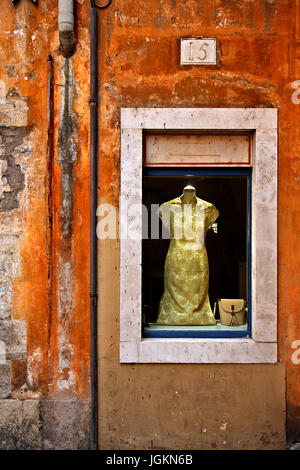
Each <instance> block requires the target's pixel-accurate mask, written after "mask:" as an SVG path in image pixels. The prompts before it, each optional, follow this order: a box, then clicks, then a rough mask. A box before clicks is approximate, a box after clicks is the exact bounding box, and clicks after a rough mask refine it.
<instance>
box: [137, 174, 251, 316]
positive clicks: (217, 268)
mask: <svg viewBox="0 0 300 470" xmlns="http://www.w3.org/2000/svg"><path fill="white" fill-rule="evenodd" d="M158 173H159V170H158ZM180 173H182V169H181V171H180ZM206 173H207V172H206ZM231 173H234V172H231ZM187 174H188V170H187ZM187 184H191V185H193V186H194V187H195V188H196V194H197V197H199V198H201V199H204V200H206V201H208V202H210V203H213V204H214V205H215V206H216V208H217V209H218V211H219V212H220V216H219V218H218V219H217V221H216V222H217V223H218V233H217V234H216V233H213V231H212V230H209V231H208V233H207V237H206V247H207V252H208V259H209V268H210V280H209V297H210V303H211V307H212V309H213V307H214V303H215V302H216V301H217V299H218V298H236V299H237V298H244V299H248V232H249V227H248V225H249V222H248V176H247V175H234V174H224V175H207V174H205V175H193V176H185V175H182V174H178V175H173V176H164V175H159V174H156V175H152V176H148V175H147V174H146V171H145V174H144V177H143V204H144V205H145V206H146V207H147V208H148V214H149V216H148V234H149V239H144V240H143V300H142V301H143V318H144V322H145V324H146V325H147V324H148V323H152V322H155V321H156V319H157V315H158V307H159V302H160V298H161V296H162V293H163V289H164V262H165V258H166V254H167V251H168V247H169V240H167V239H162V238H161V222H160V239H158V240H151V239H150V233H151V232H150V230H151V218H150V208H151V204H162V203H163V202H166V201H169V200H171V199H174V198H175V197H178V196H180V195H181V194H182V191H183V188H184V186H186V185H187ZM216 318H217V319H218V318H219V317H218V311H217V312H216Z"/></svg>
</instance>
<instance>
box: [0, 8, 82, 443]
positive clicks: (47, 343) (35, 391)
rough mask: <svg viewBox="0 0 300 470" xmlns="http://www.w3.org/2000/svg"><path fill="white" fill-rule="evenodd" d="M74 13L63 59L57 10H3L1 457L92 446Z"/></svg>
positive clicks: (0, 86) (0, 50) (0, 109)
mask: <svg viewBox="0 0 300 470" xmlns="http://www.w3.org/2000/svg"><path fill="white" fill-rule="evenodd" d="M76 4H77V5H78V7H79V8H78V9H77V12H76V13H77V26H78V28H79V31H78V32H77V38H78V44H77V51H76V54H75V55H74V56H73V58H72V59H70V60H64V59H63V58H62V56H61V55H60V54H59V51H58V47H59V38H58V29H57V15H58V12H57V1H56V0H46V1H44V2H40V5H39V6H38V7H35V6H34V5H33V4H32V3H31V2H27V1H24V0H21V1H20V2H19V4H18V6H17V7H15V8H12V6H11V2H5V3H4V5H1V6H2V15H1V19H0V41H1V42H0V43H1V47H0V56H1V61H0V63H1V65H0V179H1V182H0V239H1V245H0V340H1V341H3V343H1V345H2V344H4V345H5V349H6V360H5V361H4V363H2V362H3V361H2V362H1V364H0V369H1V370H0V373H1V379H0V398H1V400H0V410H1V411H0V413H1V425H0V448H25V449H32V448H45V449H50V448H65V449H66V448H88V446H89V310H88V305H89V297H88V292H89V288H88V282H86V281H84V278H83V277H82V274H83V273H87V272H88V257H86V245H85V243H86V240H88V236H89V218H88V216H86V217H85V216H84V215H85V212H86V211H85V208H86V207H87V206H88V184H89V183H88V168H89V166H88V98H87V97H88V82H87V81H86V70H87V68H88V62H89V55H88V54H89V48H88V46H87V44H88V42H89V39H88V29H87V28H88V26H87V24H88V20H87V15H88V11H85V10H86V9H83V6H82V2H76ZM50 56H51V57H50ZM51 64H52V65H53V68H52V69H51ZM79 140H80V146H78V143H77V142H78V141H79ZM4 410H5V411H4ZM16 416H17V417H18V418H16ZM27 431H28V432H27ZM24 433H27V435H26V437H25V436H24Z"/></svg>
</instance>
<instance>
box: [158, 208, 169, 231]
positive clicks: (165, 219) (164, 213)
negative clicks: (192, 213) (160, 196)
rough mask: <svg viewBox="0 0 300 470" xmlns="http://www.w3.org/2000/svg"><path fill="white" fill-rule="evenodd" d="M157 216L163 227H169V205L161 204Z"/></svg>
mask: <svg viewBox="0 0 300 470" xmlns="http://www.w3.org/2000/svg"><path fill="white" fill-rule="evenodd" d="M157 213H158V216H159V218H160V220H161V221H162V223H163V224H164V225H165V226H168V225H169V223H170V222H169V221H170V207H169V204H167V203H166V202H164V203H163V204H161V205H160V206H159V208H158V212H157Z"/></svg>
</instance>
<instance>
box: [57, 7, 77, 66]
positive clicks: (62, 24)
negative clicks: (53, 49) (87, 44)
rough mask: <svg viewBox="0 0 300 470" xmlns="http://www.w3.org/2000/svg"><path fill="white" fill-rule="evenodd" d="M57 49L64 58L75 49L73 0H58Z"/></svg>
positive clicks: (69, 55)
mask: <svg viewBox="0 0 300 470" xmlns="http://www.w3.org/2000/svg"><path fill="white" fill-rule="evenodd" d="M58 31H59V50H60V52H61V53H62V55H63V56H64V57H65V58H68V57H71V56H72V55H73V54H74V50H75V35H74V3H73V0H58Z"/></svg>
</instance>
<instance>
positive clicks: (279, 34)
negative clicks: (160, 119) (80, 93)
mask: <svg viewBox="0 0 300 470" xmlns="http://www.w3.org/2000/svg"><path fill="white" fill-rule="evenodd" d="M299 8H300V5H299V2H296V1H275V0H274V1H273V0H270V1H259V0H256V1H240V2H236V1H229V0H226V1H225V0H224V1H221V0H216V1H211V0H210V1H203V2H198V1H193V0H191V1H189V2H186V1H180V0H177V1H175V0H174V1H171V0H162V1H159V0H152V1H142V0H140V1H138V2H135V1H125V0H124V1H121V0H120V1H115V2H114V4H113V6H112V7H110V8H109V9H108V10H107V11H105V12H103V13H101V18H102V21H101V26H100V31H101V35H100V38H101V47H102V51H103V52H102V55H101V59H100V64H101V68H100V77H101V114H100V122H101V139H102V140H101V142H102V143H101V148H100V153H99V155H100V164H99V170H100V191H99V200H100V201H103V202H109V203H112V204H115V205H116V206H117V205H118V191H117V189H118V185H119V150H120V131H119V124H120V122H119V119H120V113H119V110H120V107H126V106H130V107H134V106H137V107H138V106H141V107H155V106H158V107H164V106H166V107H176V106H179V107H189V106H191V107H192V106H195V107H202V106H204V107H235V106H237V107H244V106H245V107H257V106H261V107H278V108H279V289H278V295H279V312H278V313H279V330H278V335H279V357H280V362H281V365H278V366H263V365H244V366H237V365H234V366H229V365H228V366H226V365H224V366H214V365H205V366H203V365H191V366H188V365H174V366H168V365H150V364H148V365H132V366H130V365H119V364H118V328H117V325H118V321H119V295H118V293H119V244H118V242H113V241H109V242H108V241H107V242H105V241H103V242H101V243H100V253H101V255H100V259H99V274H100V279H99V289H100V300H99V339H100V345H99V356H100V369H99V374H100V375H99V377H100V385H99V393H100V416H101V417H102V419H100V438H99V441H100V446H101V447H102V448H103V449H113V448H123V449H133V448H166V449H169V448H178V449H179V448H208V449H211V448H259V449H268V448H269V449H270V448H282V447H284V445H285V442H284V441H285V436H284V425H285V390H284V387H283V384H284V380H285V378H284V377H285V373H286V381H287V412H288V421H287V422H288V438H289V439H290V440H296V439H299V432H300V425H299V418H300V409H299V404H300V400H299V398H300V397H299V393H300V390H299V389H300V386H299V370H300V369H299V365H294V364H293V363H292V361H291V355H292V352H293V350H292V349H291V344H292V342H293V341H294V340H296V339H298V338H299V337H300V336H299V334H300V331H299V329H300V327H299V321H298V310H299V297H298V295H297V290H298V289H297V286H298V285H299V252H298V250H297V243H298V242H297V240H298V237H299V235H298V232H299V227H298V224H299V222H298V219H297V217H296V214H297V211H298V200H299V184H298V180H297V172H298V160H299V157H298V153H299V149H300V147H299V136H298V135H297V119H299V106H297V105H295V104H293V102H292V100H291V95H292V93H293V91H294V90H293V89H292V88H291V83H292V82H293V81H294V80H296V79H297V78H299V77H298V76H297V73H298V71H299V68H298V67H297V57H298V55H299V52H298V43H299V40H300V37H299V34H300V29H299V27H300V23H299V20H300V17H299V14H300V11H299ZM194 36H204V37H217V38H218V40H219V45H220V51H221V60H220V63H219V65H218V66H217V67H196V66H194V67H189V66H186V67H180V65H179V44H180V38H181V37H194ZM298 178H299V177H298ZM262 223H263V221H262ZM112 286H114V289H115V294H116V295H112ZM225 415H226V416H225ZM203 429H204V431H203Z"/></svg>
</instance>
